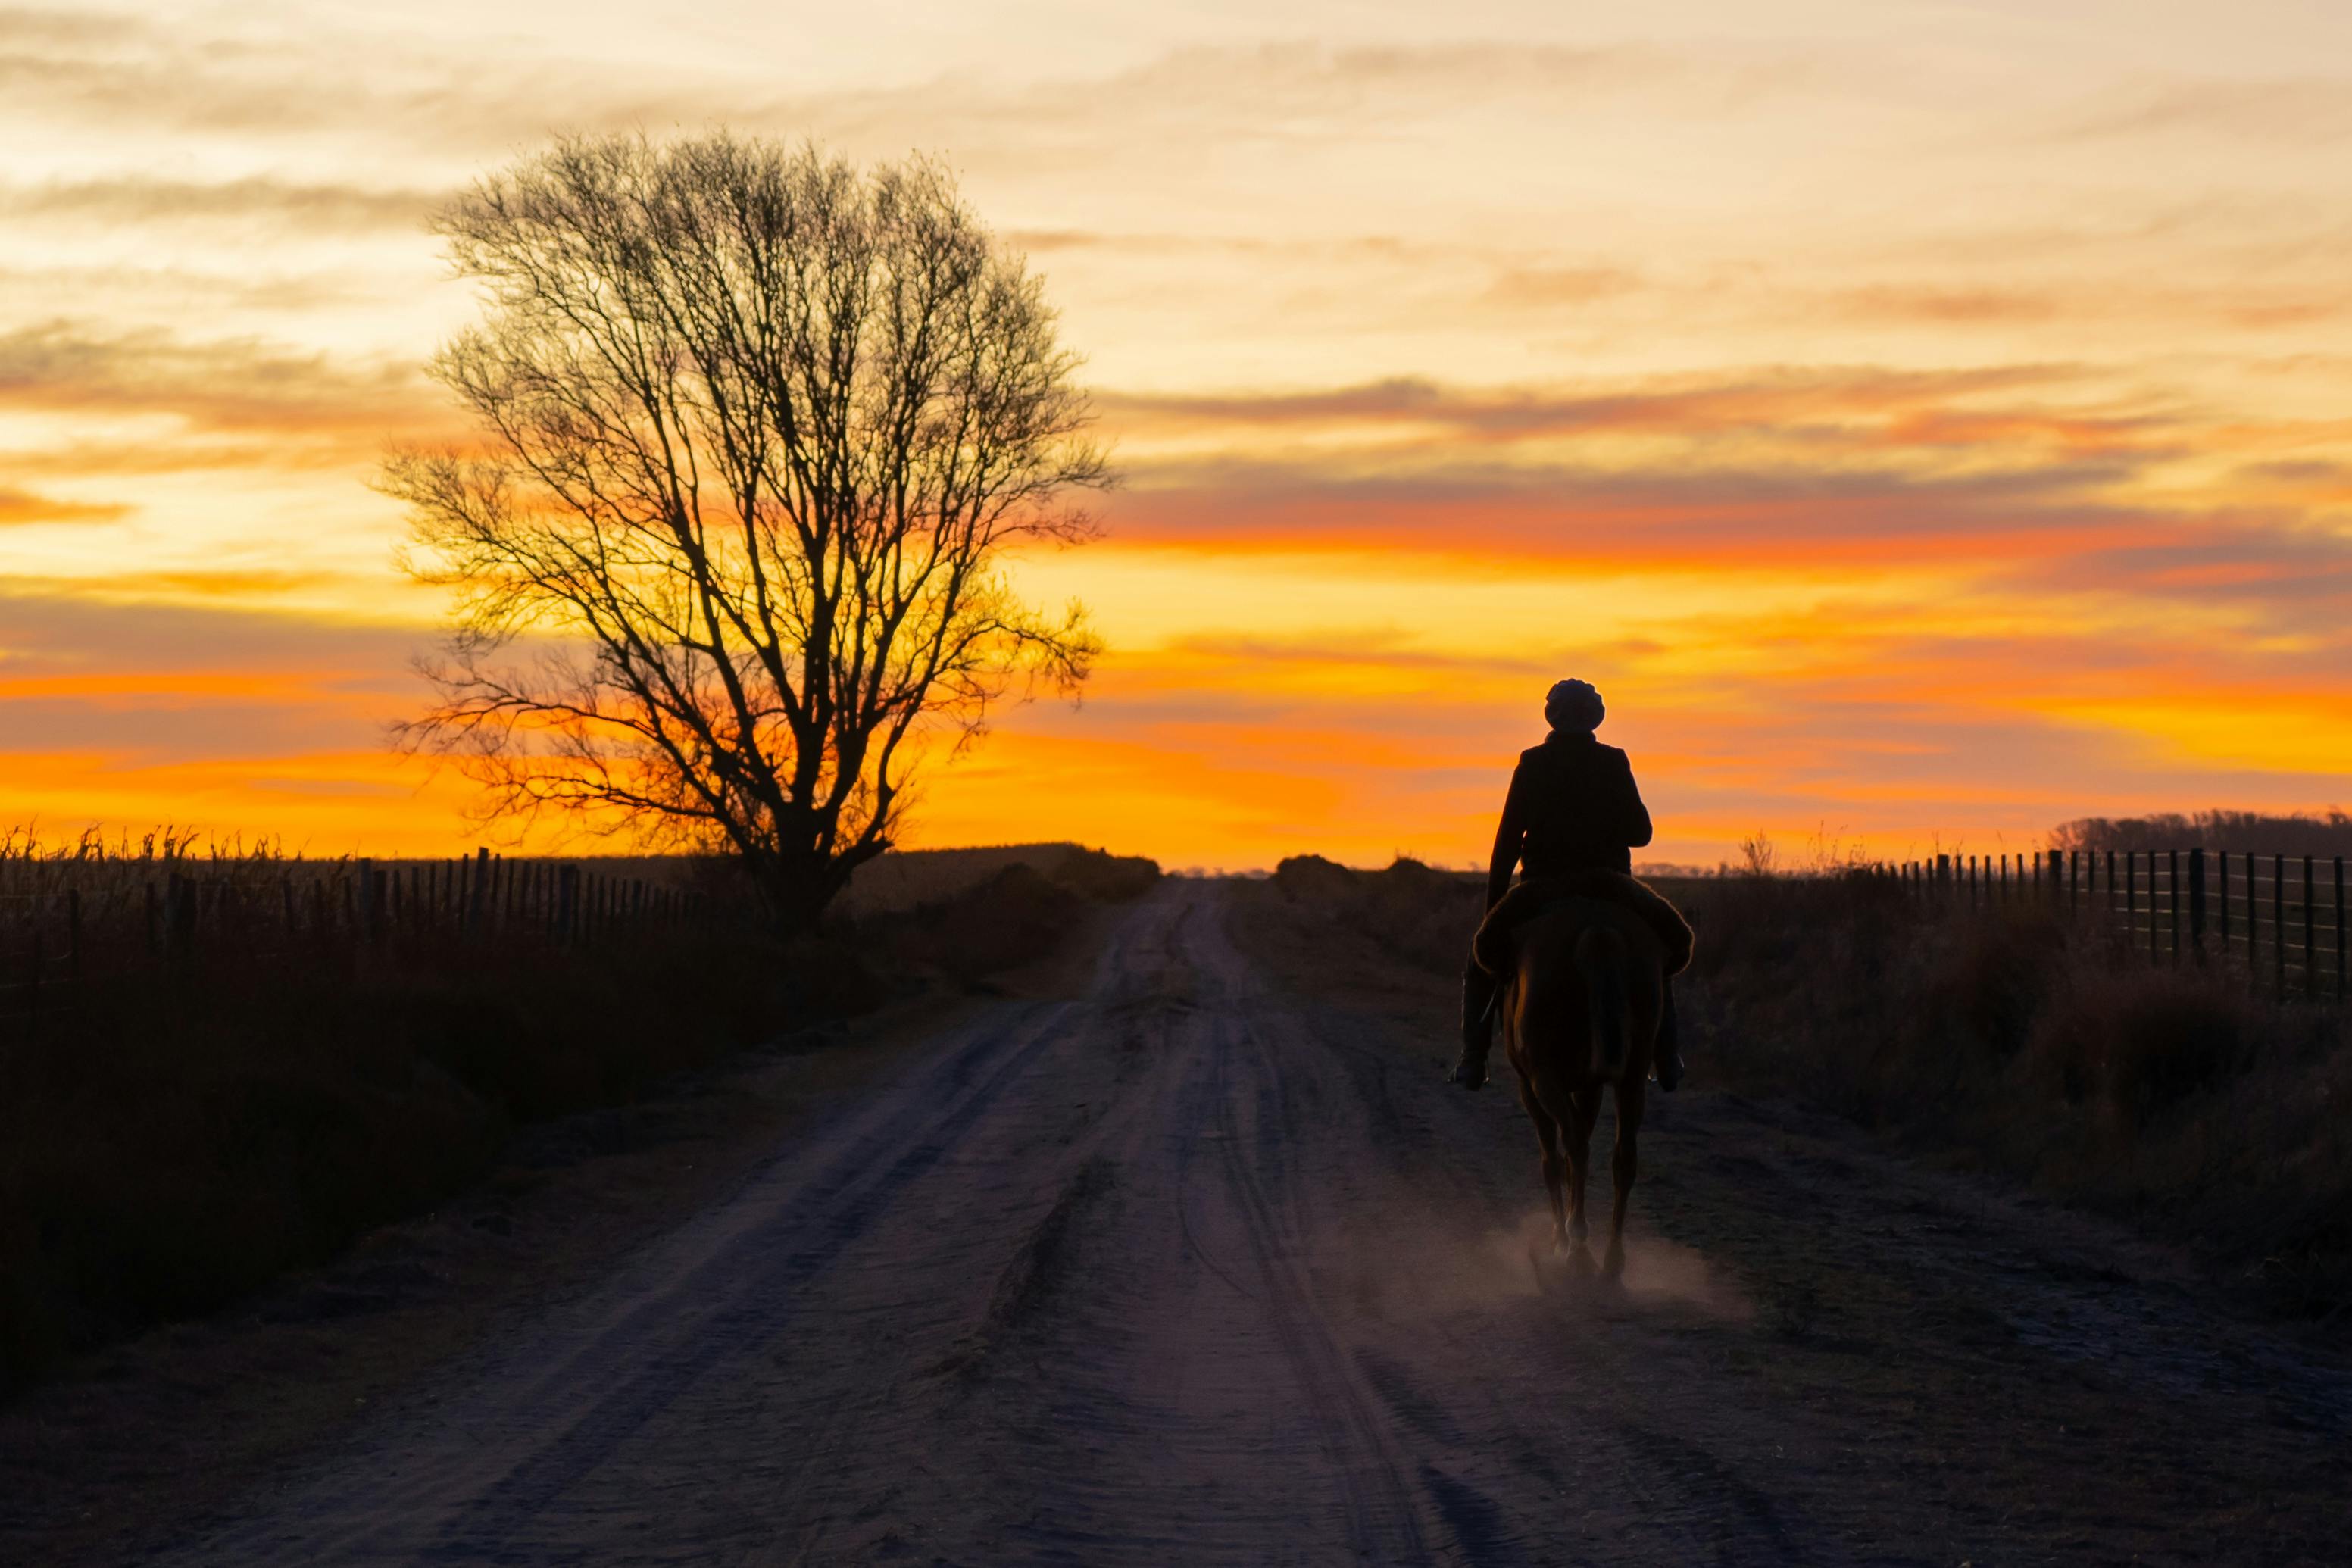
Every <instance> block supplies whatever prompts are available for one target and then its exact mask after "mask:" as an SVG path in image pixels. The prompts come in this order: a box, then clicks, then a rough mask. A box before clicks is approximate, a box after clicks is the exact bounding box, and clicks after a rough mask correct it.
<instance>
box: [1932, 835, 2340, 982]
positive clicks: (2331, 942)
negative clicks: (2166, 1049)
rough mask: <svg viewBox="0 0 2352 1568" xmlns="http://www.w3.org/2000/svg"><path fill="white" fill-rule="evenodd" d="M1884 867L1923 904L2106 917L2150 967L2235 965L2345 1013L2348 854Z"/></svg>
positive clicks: (2211, 852) (2013, 858) (2172, 852)
mask: <svg viewBox="0 0 2352 1568" xmlns="http://www.w3.org/2000/svg"><path fill="white" fill-rule="evenodd" d="M1887 869H1888V870H1889V871H1890V872H1891V873H1892V874H1893V875H1895V876H1896V877H1898V878H1900V879H1902V881H1903V882H1904V883H1905V884H1906V886H1907V887H1909V888H1911V889H1913V890H1914V891H1915V892H1916V894H1917V895H1918V896H1919V897H1922V898H1941V899H1947V900H1965V901H1966V902H1967V903H1969V904H1970V905H1972V906H1981V907H1988V908H1990V907H1998V906H2000V905H2004V904H2011V903H2018V904H2022V903H2026V902H2029V901H2030V902H2032V903H2036V904H2040V905H2043V906H2047V907H2050V908H2054V909H2063V910H2067V911H2069V912H2070V913H2073V914H2074V915H2076V916H2079V917H2082V918H2086V919H2097V920H2101V921H2105V923H2106V924H2107V925H2108V926H2109V928H2110V929H2111V930H2113V931H2115V932H2116V935H2117V937H2118V939H2119V941H2120V942H2122V944H2123V946H2124V947H2125V948H2126V950H2127V951H2130V952H2145V953H2146V954H2147V957H2148V959H2149V960H2150V961H2152V962H2155V963H2227V964H2231V965H2232V966H2235V967H2238V968H2241V969H2242V970H2243V971H2244V972H2245V973H2246V974H2247V976H2248V977H2249V979H2250V980H2251V981H2252V983H2254V984H2259V985H2262V986H2264V987H2266V988H2268V989H2269V990H2271V991H2272V992H2273V993H2274V994H2277V995H2278V996H2280V997H2282V998H2284V999H2289V1000H2296V1001H2305V1002H2326V1003H2332V1004H2337V1005H2341V1004H2343V1003H2344V1002H2345V1001H2346V1000H2347V992H2352V930H2348V929H2347V923H2346V917H2345V907H2346V902H2345V887H2344V858H2343V857H2342V856H2340V855H2339V856H2332V857H2326V858H2322V857H2319V856H2315V855H2303V856H2293V855H2256V854H2252V853H2249V852H2247V851H2244V850H2221V849H2205V848H2202V847H2197V848H2188V849H2157V850H2145V849H2139V850H2120V849H2109V850H2081V849H2074V850H2069V849H2052V850H2047V851H2044V852H2042V853H2038V854H2036V853H2022V854H2004V855H1999V856H1993V855H1983V856H1979V855H1967V856H1961V855H1938V856H1937V857H1936V858H1934V859H1932V860H1908V861H1904V862H1902V863H1900V864H1898V865H1895V866H1893V867H1890V868H1887Z"/></svg>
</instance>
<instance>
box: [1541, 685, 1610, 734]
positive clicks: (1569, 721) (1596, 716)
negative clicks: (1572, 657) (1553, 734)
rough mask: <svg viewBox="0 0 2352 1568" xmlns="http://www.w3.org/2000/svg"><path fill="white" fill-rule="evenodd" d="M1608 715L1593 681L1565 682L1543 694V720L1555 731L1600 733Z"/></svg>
mask: <svg viewBox="0 0 2352 1568" xmlns="http://www.w3.org/2000/svg"><path fill="white" fill-rule="evenodd" d="M1608 712H1609V710H1608V708H1607V707H1606V706H1605V705H1604V704H1603V703H1602V702H1601V693H1600V692H1598V691H1596V690H1594V689H1592V683H1591V682H1590V681H1585V680H1563V681H1561V682H1559V684H1558V685H1556V686H1554V687H1553V688H1552V689H1550V690H1549V692H1547V693H1545V695H1544V718H1545V720H1546V721H1549V723H1550V725H1551V727H1552V728H1553V729H1555V730H1585V731H1591V730H1598V729H1599V728H1601V720H1602V719H1603V718H1604V717H1606V716H1607V715H1608Z"/></svg>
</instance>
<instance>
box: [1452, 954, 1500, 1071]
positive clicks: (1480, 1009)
mask: <svg viewBox="0 0 2352 1568" xmlns="http://www.w3.org/2000/svg"><path fill="white" fill-rule="evenodd" d="M1499 984H1501V982H1500V981H1499V980H1498V979H1497V978H1496V976H1494V975H1492V974H1489V973H1486V971H1485V970H1483V969H1481V968H1479V967H1478V966H1477V965H1476V964H1475V963H1468V964H1465V965H1464V966H1463V969H1462V1059H1461V1060H1460V1061H1458V1062H1455V1063H1454V1071H1453V1074H1452V1075H1451V1076H1450V1077H1448V1078H1447V1079H1446V1080H1445V1081H1446V1082H1448V1083H1458V1084H1460V1085H1461V1086H1462V1087H1463V1088H1465V1089H1479V1088H1483V1087H1484V1086H1485V1084H1486V1050H1487V1047H1488V1046H1489V1045H1490V1044H1491V1043H1492V1041H1493V1039H1494V1020H1493V1018H1492V1016H1491V1015H1492V1013H1493V1012H1494V1007H1495V989H1496V986H1497V985H1499Z"/></svg>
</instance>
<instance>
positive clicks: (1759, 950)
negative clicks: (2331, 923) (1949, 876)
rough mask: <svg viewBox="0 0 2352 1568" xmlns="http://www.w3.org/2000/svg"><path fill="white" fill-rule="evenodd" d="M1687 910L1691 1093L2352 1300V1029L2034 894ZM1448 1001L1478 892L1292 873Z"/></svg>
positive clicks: (2288, 1305)
mask: <svg viewBox="0 0 2352 1568" xmlns="http://www.w3.org/2000/svg"><path fill="white" fill-rule="evenodd" d="M1658 885H1659V886H1660V887H1662V888H1663V889H1664V890H1665V891H1666V892H1668V893H1669V895H1670V896H1672V897H1673V898H1674V899H1675V900H1676V901H1677V902H1678V903H1680V904H1682V905H1683V906H1684V908H1685V911H1686V912H1687V913H1688V914H1689V915H1690V917H1691V919H1692V923H1693V924H1694V925H1695V926H1696V928H1697V930H1698V932H1699V944H1698V955H1697V958H1696V961H1695V963H1694V964H1693V966H1692V970H1691V972H1690V973H1689V974H1688V976H1687V977H1686V978H1685V980H1684V981H1683V982H1681V984H1682V985H1683V988H1684V989H1683V993H1682V994H1683V995H1684V997H1685V1020H1686V1025H1685V1027H1686V1031H1687V1037H1688V1038H1687V1053H1688V1055H1689V1057H1690V1059H1691V1062H1692V1073H1693V1079H1694V1081H1695V1082H1696V1083H1697V1084H1700V1085H1706V1086H1713V1087H1721V1088H1728V1089H1734V1090H1737V1091H1738V1092H1741V1093H1745V1094H1750V1095H1759V1096H1761V1095H1772V1094H1788V1093H1794V1094H1799V1095H1801V1096H1803V1097H1805V1098H1806V1099H1808V1100H1812V1101H1814V1102H1816V1103H1818V1104H1821V1105H1823V1106H1826V1107H1829V1108H1832V1109H1834V1110H1838V1111H1840V1112H1842V1113H1843V1114H1845V1115H1848V1116H1850V1117H1853V1119H1855V1120H1856V1121H1861V1122H1863V1123H1864V1124H1865V1125H1868V1126H1871V1127H1874V1128H1876V1129H1879V1130H1881V1131H1885V1132H1887V1133H1890V1134H1892V1135H1895V1136H1896V1137H1899V1138H1900V1139H1902V1140H1903V1141H1905V1142H1908V1143H1910V1144H1912V1145H1914V1146H1915V1147H1917V1148H1920V1149H1923V1150H1927V1151H1930V1152H1934V1153H1936V1154H1937V1155H1938V1156H1939V1157H1942V1158H1946V1159H1948V1160H1950V1161H1953V1162H1955V1163H1961V1164H1967V1165H1976V1166H1981V1167H1984V1168H1986V1169H1990V1170H1994V1171H1998V1172H2000V1173H2004V1174H2007V1175H2009V1176H2011V1177H2015V1178H2020V1179H2023V1180H2026V1181H2030V1182H2032V1183H2033V1184H2036V1185H2038V1186H2039V1187H2041V1188H2042V1189H2043V1190H2044V1191H2047V1192H2049V1193H2051V1194H2054V1195H2057V1196H2060V1197H2063V1198H2064V1199H2066V1200H2068V1201H2070V1202H2074V1203H2078V1204H2082V1205H2086V1206H2091V1207H2095V1208H2099V1209H2102V1210H2105V1211H2107V1212H2110V1213H2115V1214H2118V1215H2124V1216H2126V1217H2128V1218H2131V1219H2133V1220H2134V1221H2136V1222H2137V1223H2139V1224H2141V1225H2143V1226H2147V1228H2149V1229H2151V1230H2152V1231H2155V1232H2157V1233H2158V1234H2161V1235H2165V1236H2168V1237H2179V1238H2181V1239H2184V1240H2186V1241H2188V1242H2189V1244H2190V1245H2191V1246H2192V1247H2194V1249H2195V1250H2196V1251H2197V1252H2198V1253H2199V1255H2200V1257H2202V1258H2204V1259H2205V1260H2206V1261H2207V1262H2208V1263H2209V1264H2210V1265H2211V1266H2212V1267H2214V1268H2217V1269H2218V1270H2220V1271H2221V1272H2222V1273H2224V1274H2226V1275H2228V1276H2230V1277H2231V1278H2233V1279H2236V1280H2238V1281H2239V1282H2241V1283H2242V1284H2244V1285H2247V1286H2250V1287H2252V1288H2253V1289H2257V1290H2259V1292H2260V1293H2261V1295H2262V1296H2263V1300H2265V1301H2266V1302H2267V1304H2269V1305H2270V1306H2272V1307H2273V1308H2275V1309H2277V1310H2283V1311H2285V1312H2289V1313H2293V1314H2295V1315H2299V1316H2317V1317H2326V1316H2330V1315H2333V1314H2335V1313H2337V1312H2339V1311H2341V1310H2343V1308H2344V1307H2345V1305H2346V1303H2347V1301H2352V1122H2347V1119H2346V1117H2345V1113H2344V1111H2345V1107H2346V1105H2347V1103H2352V1026H2347V1015H2346V1014H2345V1013H2344V1012H2343V1011H2342V1010H2340V1009H2335V1010H2330V1009H2324V1008H2308V1007H2301V1006H2280V1005H2275V1004H2273V1003H2271V1002H2268V1001H2266V1000H2263V999H2260V998H2258V997H2257V995H2256V994H2255V990H2256V988H2255V987H2254V986H2253V985H2252V984H2250V982H2249V979H2248V977H2247V976H2245V975H2244V974H2243V973H2242V972H2237V971H2232V970H2230V969H2227V968H2224V967H2221V966H2220V965H2218V964H2217V965H2214V966H2211V967H2207V968H2202V969H2200V968H2195V967H2188V968H2182V969H2178V970H2176V969H2172V968H2169V967H2163V968H2159V967H2155V966H2152V965H2151V964H2150V963H2148V961H2147V958H2146V957H2145V955H2143V954H2137V953H2133V952H2126V951H2124V950H2123V949H2122V948H2121V946H2120V945H2119V944H2118V942H2116V940H2115V938H2114V937H2113V935H2112V934H2111V933H2110V932H2108V931H2105V930H2104V929H2102V928H2099V927H2097V926H2095V925H2093V924H2090V923H2088V922H2086V921H2074V920H2071V919H2069V918H2067V917H2066V916H2064V915H2063V913H2053V912H2052V911H2049V910H2042V909H2040V908H2035V907H2032V906H2031V905H2029V904H2017V905H2011V906H2010V907H2008V908H2006V909H2000V910H1969V909H1968V908H1967V907H1965V906H1964V905H1958V904H1954V903H1951V902H1932V903H1925V902H1921V901H1919V900H1916V898H1914V897H1913V896H1912V895H1910V894H1908V893H1906V891H1905V890H1904V889H1902V888H1900V887H1899V886H1897V885H1895V884H1893V883H1890V882H1888V881H1886V880H1885V879H1880V878H1876V877H1873V876H1870V875H1867V874H1864V873H1851V874H1845V875H1834V876H1823V877H1778V876H1729V877H1721V878H1708V879H1685V880H1673V881H1661V882H1660V883H1659V884H1658ZM1268 894H1269V896H1270V897H1272V898H1274V899H1276V900H1281V901H1282V902H1283V903H1285V904H1286V906H1287V907H1288V908H1289V909H1290V910H1292V911H1293V912H1294V913H1295V914H1296V915H1297V916H1298V917H1299V918H1301V919H1307V920H1329V921H1344V922H1345V923H1347V924H1348V925H1349V926H1351V927H1353V928H1355V929H1356V930H1358V931H1361V932H1363V933H1364V934H1366V935H1368V936H1370V937H1371V938H1372V939H1373V940H1374V941H1376V942H1379V943H1380V944H1381V947H1382V949H1383V950H1384V951H1385V952H1388V953H1389V954H1391V956H1392V957H1393V958H1395V959H1396V960H1397V961H1398V962H1399V963H1400V964H1402V965H1405V966H1409V967H1411V968H1412V969H1414V970H1416V971H1419V972H1421V973H1424V974H1425V975H1426V976H1427V983H1428V984H1430V985H1432V986H1438V985H1444V986H1447V987H1450V986H1451V985H1452V984H1453V983H1454V978H1455V976H1457V975H1458V974H1459V973H1460V969H1461V963H1462V956H1463V952H1464V950H1465V945H1466V942H1467V938H1468V933H1469V931H1471V929H1472V928H1473V927H1474V925H1475V921H1476V919H1477V913H1478V907H1479V900H1480V898H1481V891H1480V879H1475V878H1469V877H1464V876H1460V875H1456V874H1453V873H1446V872H1441V871H1435V870H1433V869H1431V868H1428V867H1424V866H1421V865H1417V864H1415V863H1413V862H1411V861H1400V862H1399V863H1398V864H1397V865H1395V866H1393V867H1391V868H1389V869H1387V870H1385V871H1380V872H1356V871H1349V870H1347V869H1345V868H1340V867H1338V866H1334V865H1332V864H1330V863H1329V862H1328V861H1319V860H1314V859H1311V858H1309V859H1302V860H1292V861H1286V862H1285V863H1284V865H1283V866H1282V868H1280V870H1279V871H1277V873H1276V876H1275V878H1274V879H1273V880H1272V883H1271V886H1270V888H1269V889H1268Z"/></svg>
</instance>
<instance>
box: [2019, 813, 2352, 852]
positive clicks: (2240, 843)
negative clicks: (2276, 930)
mask: <svg viewBox="0 0 2352 1568" xmlns="http://www.w3.org/2000/svg"><path fill="white" fill-rule="evenodd" d="M2051 843H2052V844H2053V846H2054V847H2057V848H2060V849H2086V850H2091V851H2093V852H2104V851H2106V850H2110V849H2113V850H2117V851H2126V850H2149V849H2186V848H2189V847H2204V848H2207V849H2224V850H2229V851H2231V852H2233V853H2241V854H2254V855H2352V816H2346V815H2345V814H2344V813H2343V812H2341V811H2337V810H2330V811H2329V812H2328V813H2327V814H2326V816H2304V815H2302V814H2300V813H2296V814H2290V815H2286V816H2273V815H2272V814H2269V813H2266V812H2260V811H2200V812H2191V813H2183V812H2177V811H2167V812H2157V813H2154V814H2152V815H2150V816H2123V817H2110V816H2084V817H2079V818H2077V819H2076V820H2074V821H2073V822H2069V823H2065V824H2063V825H2062V826H2060V827H2059V828H2058V830H2057V831H2056V832H2055V833H2053V834H2052V835H2051Z"/></svg>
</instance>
